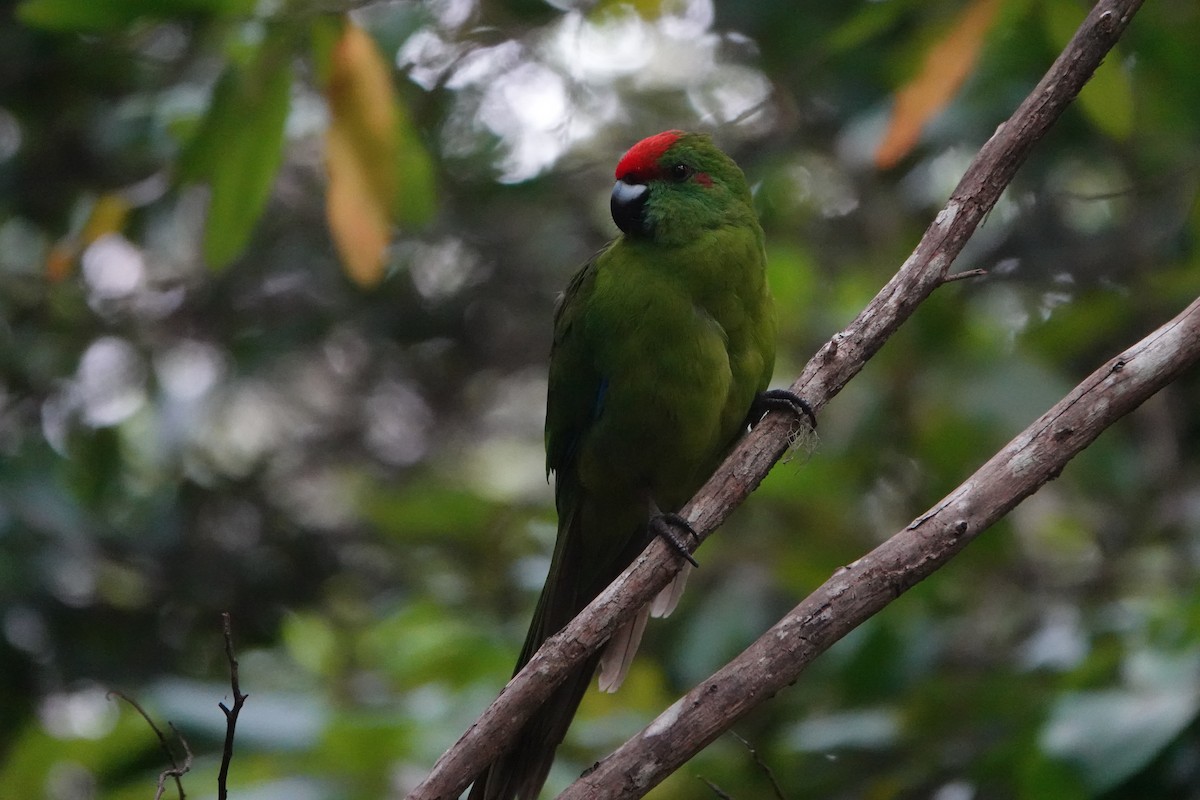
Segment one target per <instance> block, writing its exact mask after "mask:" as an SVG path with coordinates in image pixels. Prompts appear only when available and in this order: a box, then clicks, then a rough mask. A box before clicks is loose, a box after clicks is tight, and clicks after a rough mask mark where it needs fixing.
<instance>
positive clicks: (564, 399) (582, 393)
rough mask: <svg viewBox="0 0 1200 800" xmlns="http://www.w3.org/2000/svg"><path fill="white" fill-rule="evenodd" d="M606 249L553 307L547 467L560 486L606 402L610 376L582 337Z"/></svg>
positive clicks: (589, 261)
mask: <svg viewBox="0 0 1200 800" xmlns="http://www.w3.org/2000/svg"><path fill="white" fill-rule="evenodd" d="M603 252H604V251H601V252H600V253H597V254H596V255H594V256H592V258H591V259H589V260H588V262H587V263H586V264H584V266H583V268H582V269H580V270H579V272H577V273H575V277H573V278H572V279H571V282H570V283H569V284H568V285H567V289H566V291H565V292H564V293H563V295H562V297H561V298H560V299H559V302H558V307H557V308H556V309H555V311H554V343H553V344H552V345H551V349H550V376H549V388H548V390H547V393H546V472H547V473H549V472H551V471H554V472H556V473H558V477H557V485H558V486H559V487H562V485H563V484H564V483H573V482H574V481H573V480H572V479H570V478H569V476H568V474H564V473H570V472H571V467H572V464H573V462H574V459H575V456H576V455H577V453H578V451H579V446H580V442H581V440H582V439H583V436H584V435H585V434H586V433H587V430H588V428H589V426H590V425H591V424H592V421H593V420H595V418H596V417H597V416H598V415H599V413H600V409H601V408H602V407H603V403H604V391H605V387H606V381H605V379H604V376H602V375H600V374H599V372H598V371H597V370H596V366H595V364H594V362H593V361H592V358H591V357H590V354H591V353H592V348H590V347H589V346H588V345H587V343H586V342H585V341H584V339H583V336H584V334H583V319H582V317H583V312H584V310H585V309H586V308H587V300H588V297H589V296H590V295H591V293H592V290H593V288H594V286H595V283H596V263H597V261H598V259H599V258H600V256H601V254H602V253H603ZM560 511H561V509H560Z"/></svg>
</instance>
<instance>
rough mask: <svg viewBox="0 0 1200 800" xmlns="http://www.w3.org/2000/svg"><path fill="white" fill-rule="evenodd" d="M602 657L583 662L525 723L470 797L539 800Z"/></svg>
mask: <svg viewBox="0 0 1200 800" xmlns="http://www.w3.org/2000/svg"><path fill="white" fill-rule="evenodd" d="M598 660H599V656H593V657H592V658H589V659H588V660H587V661H585V662H584V663H583V664H581V665H580V666H579V667H578V668H577V669H576V670H575V671H574V672H572V673H571V675H570V676H569V677H568V678H567V681H566V683H564V684H563V685H562V686H560V687H558V689H556V690H555V691H554V694H552V695H550V697H549V698H548V699H547V701H546V703H545V705H543V706H542V707H541V709H540V710H538V712H537V713H536V714H534V716H533V717H532V718H531V719H530V720H529V722H527V723H526V724H525V728H524V729H523V730H522V731H521V734H520V735H519V736H518V737H517V740H516V744H515V746H514V747H513V749H512V750H509V751H508V752H507V753H504V754H503V755H501V756H500V757H499V758H498V759H496V760H495V761H494V762H492V765H491V766H490V767H488V768H487V769H486V770H485V771H484V772H483V773H482V774H481V775H479V777H478V778H476V779H475V783H474V785H473V786H472V787H471V794H470V795H469V796H468V797H469V800H512V799H513V798H517V800H537V796H538V792H540V791H541V789H542V784H544V783H545V782H546V776H547V775H549V774H550V766H551V765H552V764H553V763H554V753H555V750H557V748H558V745H559V743H560V742H562V740H563V737H565V736H566V735H567V728H568V727H570V725H571V720H572V719H573V718H574V716H575V711H576V709H578V708H579V703H580V701H581V700H583V694H584V692H586V691H587V687H588V685H589V684H590V683H591V681H592V675H593V673H595V671H596V662H597V661H598Z"/></svg>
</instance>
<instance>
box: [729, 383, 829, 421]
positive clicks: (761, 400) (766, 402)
mask: <svg viewBox="0 0 1200 800" xmlns="http://www.w3.org/2000/svg"><path fill="white" fill-rule="evenodd" d="M768 411H785V412H788V413H791V414H795V415H796V416H797V417H799V416H801V415H804V416H805V417H808V424H809V425H811V426H812V429H813V430H814V431H815V430H816V429H817V415H816V414H814V413H813V410H812V406H810V405H809V404H808V403H806V402H804V400H803V398H801V397H800V396H799V395H797V394H794V393H793V392H789V391H788V390H787V389H768V390H767V391H765V392H759V393H758V394H757V395H756V396H755V397H754V402H753V403H751V404H750V413H749V414H747V415H746V424H747V425H748V426H749V427H751V428H753V427H754V426H755V425H757V424H758V423H759V422H761V421H762V418H763V415H764V414H766V413H767V412H768Z"/></svg>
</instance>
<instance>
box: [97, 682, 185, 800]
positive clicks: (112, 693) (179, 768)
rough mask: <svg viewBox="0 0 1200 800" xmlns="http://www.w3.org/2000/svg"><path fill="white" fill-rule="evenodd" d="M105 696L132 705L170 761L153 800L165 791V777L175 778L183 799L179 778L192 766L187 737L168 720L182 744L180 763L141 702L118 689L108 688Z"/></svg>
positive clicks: (159, 777) (157, 798) (160, 774)
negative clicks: (182, 755) (182, 757)
mask: <svg viewBox="0 0 1200 800" xmlns="http://www.w3.org/2000/svg"><path fill="white" fill-rule="evenodd" d="M107 696H108V697H109V698H113V697H116V698H119V699H121V700H124V701H125V702H126V703H128V704H129V705H131V706H133V710H134V711H136V712H137V713H138V714H139V715H141V717H142V719H144V720H146V724H147V725H149V726H150V730H152V731H154V735H155V736H157V737H158V745H159V747H161V748H162V751H163V754H164V755H166V757H167V761H170V762H171V768H170V769H164V770H163V771H162V772H161V773H159V775H158V791H157V792H155V793H154V800H159V798H161V797H162V796H163V793H164V792H165V791H166V788H167V778H174V779H175V788H176V789H178V790H179V800H183V799H184V797H186V795H185V794H184V792H183V782H182V781H181V780H179V779H180V778H181V777H183V776H184V775H185V774H187V772H188V770H190V769H191V768H192V749H191V748H190V747H188V743H187V739H185V738H183V734H181V733H180V732H179V731H178V730H177V729H176V728H175V726H174V725H172V724H171V723H170V722H168V723H167V724H168V725H170V726H171V732H172V733H174V734H175V738H177V739H178V740H179V741H180V743H181V744H182V745H183V752H184V754H185V755H186V757H185V758H184V760H183V764H182V765H181V764H180V763H179V762H178V761H177V760H176V759H175V753H173V752H172V751H171V743H170V742H168V741H167V737H166V736H165V735H163V732H162V730H160V729H159V727H158V726H157V725H155V724H154V720H153V719H151V718H150V715H149V714H148V713H146V709H144V708H142V706H141V704H140V703H139V702H138V701H137V700H134V699H133V698H132V697H130V696H129V695H127V694H125V693H124V692H122V691H121V690H120V689H110V690H109V691H108V695H107Z"/></svg>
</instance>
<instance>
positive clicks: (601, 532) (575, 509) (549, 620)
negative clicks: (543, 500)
mask: <svg viewBox="0 0 1200 800" xmlns="http://www.w3.org/2000/svg"><path fill="white" fill-rule="evenodd" d="M555 488H556V490H557V492H558V496H557V497H556V499H557V501H558V509H559V535H558V541H557V542H556V544H555V548H554V556H553V558H552V559H551V561H550V573H549V575H547V576H546V585H545V586H544V587H543V588H542V594H541V597H540V598H539V599H538V604H537V609H536V610H535V611H534V614H533V622H532V623H531V624H530V627H529V633H528V635H527V636H526V638H525V646H524V647H523V648H522V649H521V655H520V657H519V658H518V659H517V667H516V670H517V671H520V669H521V668H522V667H523V666H525V664H526V663H528V662H529V659H531V658H533V655H534V653H536V652H537V649H538V648H539V647H541V645H542V643H543V642H544V641H545V640H546V639H547V638H549V637H550V636H552V635H554V634H555V633H557V632H558V631H560V630H561V629H562V628H563V626H565V625H566V624H567V623H568V622H570V621H571V620H572V619H573V618H574V617H575V615H576V614H578V613H579V612H580V611H581V610H582V609H583V607H584V606H586V605H587V604H588V603H589V602H591V600H592V598H594V597H595V596H596V595H597V594H599V593H600V592H601V591H602V590H603V589H604V587H606V586H608V584H609V583H611V582H612V580H613V579H614V578H615V577H617V575H618V574H619V573H620V572H621V570H622V569H624V568H625V567H626V566H627V565H628V564H629V563H630V562H631V561H633V559H634V558H635V557H636V556H637V554H638V553H639V552H640V551H641V549H642V547H644V546H645V543H646V529H645V526H644V525H641V523H640V520H639V519H638V517H639V515H640V513H641V511H640V508H639V506H638V504H636V503H630V504H613V503H605V502H599V501H594V500H593V498H587V497H584V498H580V497H578V496H574V497H572V496H567V495H566V494H564V484H562V483H559V484H558V485H556V487H555ZM585 524H586V525H588V526H589V527H588V529H586V530H585V529H584V527H583V526H584V525H585ZM593 526H594V527H593ZM622 529H625V530H628V531H629V532H630V533H629V536H628V537H626V538H625V539H623V540H622V539H621V538H620V537H616V538H614V537H613V536H612V532H613V531H614V530H615V531H620V530H622ZM649 610H650V609H649V606H647V608H645V609H643V610H642V611H641V612H639V614H638V616H637V617H636V618H635V619H634V620H633V621H631V622H630V623H629V625H627V626H626V627H630V630H629V631H627V632H625V633H627V634H628V635H626V636H624V637H622V633H623V632H624V631H618V632H617V633H616V634H614V636H613V641H611V642H610V643H609V645H607V646H606V649H605V650H604V651H602V653H606V652H608V651H610V650H613V649H614V647H615V649H616V650H615V651H616V652H620V653H621V656H620V658H619V659H618V660H617V663H618V667H619V669H618V673H619V677H616V678H615V683H613V685H612V689H608V690H607V691H613V690H615V689H616V686H618V685H620V680H621V679H622V678H624V675H625V672H626V671H627V670H628V667H629V661H630V660H632V658H633V653H634V651H635V650H636V649H637V644H638V641H639V640H640V639H641V636H642V630H643V629H644V628H645V625H646V618H647V616H648V613H649ZM631 626H632V627H631ZM635 634H636V635H635ZM618 638H621V639H622V642H621V643H620V644H614V643H615V642H616V640H617V639H618ZM602 653H597V654H595V655H593V656H592V657H591V658H589V659H587V660H586V661H585V662H583V663H582V664H580V665H579V666H578V667H577V668H576V669H574V670H573V671H572V672H571V674H570V675H569V676H568V677H567V679H566V681H565V682H564V683H563V684H562V685H561V686H560V687H559V688H558V689H556V690H555V691H554V693H553V694H551V695H550V697H549V698H547V700H546V702H545V703H543V704H542V707H541V708H539V709H538V710H537V711H536V712H534V715H533V716H532V717H531V718H530V719H529V721H528V722H526V723H525V726H524V728H522V730H521V732H520V734H518V736H517V738H516V741H515V742H514V744H513V747H512V749H510V750H509V751H507V752H506V753H504V754H502V755H501V756H500V757H499V758H497V759H496V761H494V762H493V763H492V764H491V766H489V767H488V768H487V769H486V770H484V771H483V772H482V773H480V775H479V776H478V777H477V778H476V779H475V783H474V785H473V786H472V787H471V793H470V795H469V798H470V800H514V798H516V799H517V800H537V795H538V792H540V791H541V788H542V784H543V783H545V781H546V776H547V774H549V772H550V765H551V764H552V763H553V762H554V753H555V750H557V749H558V746H559V744H561V743H562V740H563V738H564V737H565V736H566V734H567V728H568V727H570V725H571V720H572V719H573V718H574V716H575V712H576V710H577V709H578V708H579V703H580V701H581V700H583V694H584V692H585V691H587V687H588V684H589V683H591V679H592V676H593V675H594V674H595V673H596V667H597V666H598V665H600V664H601V659H602V658H603V657H604V656H603V655H602ZM607 674H612V673H611V672H609V673H607ZM604 681H605V678H604V677H603V674H602V677H601V687H602V688H603V687H604V685H605V683H604Z"/></svg>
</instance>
